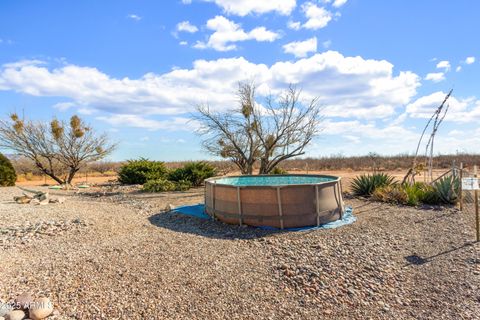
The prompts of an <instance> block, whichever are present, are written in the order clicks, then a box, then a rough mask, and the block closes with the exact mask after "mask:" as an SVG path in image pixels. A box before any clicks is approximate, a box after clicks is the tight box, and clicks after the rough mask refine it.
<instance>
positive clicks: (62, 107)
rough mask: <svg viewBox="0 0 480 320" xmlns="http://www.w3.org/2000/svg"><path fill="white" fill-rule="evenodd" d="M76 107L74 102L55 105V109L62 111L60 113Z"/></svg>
mask: <svg viewBox="0 0 480 320" xmlns="http://www.w3.org/2000/svg"><path fill="white" fill-rule="evenodd" d="M73 107H75V103H73V102H60V103H56V104H54V105H53V108H55V109H57V110H60V111H66V110H68V109H71V108H73Z"/></svg>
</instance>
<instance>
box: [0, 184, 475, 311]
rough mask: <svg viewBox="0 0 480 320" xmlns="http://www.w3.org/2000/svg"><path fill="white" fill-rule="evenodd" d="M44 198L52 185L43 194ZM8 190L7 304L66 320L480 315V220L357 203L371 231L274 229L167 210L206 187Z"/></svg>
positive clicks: (0, 265) (0, 203) (359, 225)
mask: <svg viewBox="0 0 480 320" xmlns="http://www.w3.org/2000/svg"><path fill="white" fill-rule="evenodd" d="M36 189H40V188H38V187H37V188H36ZM60 193H61V194H62V195H65V196H66V198H67V199H66V202H65V203H64V204H50V205H46V206H33V205H19V204H16V203H14V202H13V201H12V199H13V196H15V195H21V191H20V190H19V189H17V188H2V189H1V190H0V279H1V281H0V299H2V300H4V301H11V300H12V299H14V298H15V297H16V296H17V295H19V294H21V293H23V292H26V291H27V292H31V293H32V294H34V295H35V296H42V295H45V296H47V297H49V298H50V299H51V300H52V301H53V302H54V304H55V308H56V310H55V315H54V316H53V317H51V318H54V319H478V318H479V316H480V291H479V289H480V256H479V253H480V244H478V243H474V242H472V240H473V239H474V216H473V214H472V212H468V213H467V212H463V213H462V212H459V211H457V210H456V209H454V208H444V209H438V208H411V207H396V206H391V205H387V204H381V203H374V202H369V201H364V200H357V199H348V198H347V199H346V204H347V205H350V206H352V207H353V209H354V214H355V215H356V216H357V218H358V220H357V222H355V223H353V224H351V225H348V226H344V227H341V228H337V229H331V230H310V231H302V232H272V231H270V232H267V231H261V230H259V229H254V228H249V227H237V226H229V225H225V224H222V223H220V222H215V221H208V220H200V219H197V218H193V217H188V216H183V215H179V214H176V213H172V212H163V210H162V209H163V208H164V207H165V206H166V205H167V204H173V205H175V206H179V205H187V204H196V203H200V202H202V200H203V199H202V198H203V190H202V189H194V190H191V191H188V192H179V193H175V192H173V193H163V194H142V193H139V192H137V191H136V188H135V187H132V188H119V187H102V188H91V189H89V190H87V191H84V193H78V194H77V193H75V192H69V193H64V192H60Z"/></svg>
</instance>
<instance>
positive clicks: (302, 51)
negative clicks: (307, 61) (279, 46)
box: [283, 37, 317, 58]
mask: <svg viewBox="0 0 480 320" xmlns="http://www.w3.org/2000/svg"><path fill="white" fill-rule="evenodd" d="M283 51H284V52H285V53H291V54H293V55H294V56H295V57H301V58H303V57H306V56H307V54H308V53H310V52H316V51H317V37H313V38H310V39H307V40H305V41H295V42H290V43H287V44H285V45H284V46H283Z"/></svg>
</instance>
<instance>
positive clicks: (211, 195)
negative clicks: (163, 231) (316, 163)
mask: <svg viewBox="0 0 480 320" xmlns="http://www.w3.org/2000/svg"><path fill="white" fill-rule="evenodd" d="M205 210H206V212H207V214H208V215H210V216H212V217H213V218H215V219H218V220H220V221H223V222H226V223H230V224H240V225H242V224H246V225H251V226H270V227H276V228H280V229H284V228H298V227H307V226H315V225H317V226H318V225H321V224H324V223H327V222H331V221H335V220H338V219H341V218H342V214H343V210H344V209H343V199H342V187H341V183H340V178H339V177H334V176H324V175H303V174H294V175H258V176H232V177H215V178H210V179H207V180H206V182H205Z"/></svg>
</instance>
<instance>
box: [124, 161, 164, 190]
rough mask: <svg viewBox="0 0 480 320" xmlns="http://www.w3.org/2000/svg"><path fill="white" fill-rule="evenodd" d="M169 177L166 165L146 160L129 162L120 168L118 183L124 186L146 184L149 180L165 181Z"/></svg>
mask: <svg viewBox="0 0 480 320" xmlns="http://www.w3.org/2000/svg"><path fill="white" fill-rule="evenodd" d="M166 175H167V168H166V167H165V164H164V163H163V162H160V161H150V160H148V159H145V158H140V159H138V160H129V161H128V162H127V163H126V164H124V165H123V166H122V167H121V168H120V172H119V173H118V181H119V182H120V183H122V184H144V183H145V182H147V181H148V180H157V179H164V178H165V177H166Z"/></svg>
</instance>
